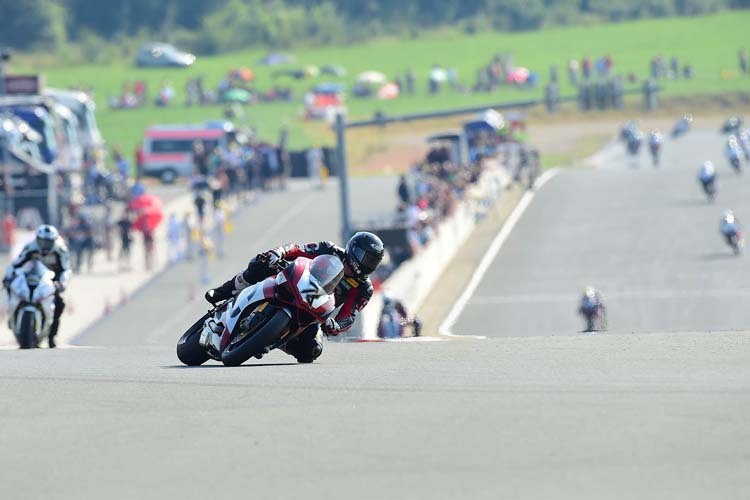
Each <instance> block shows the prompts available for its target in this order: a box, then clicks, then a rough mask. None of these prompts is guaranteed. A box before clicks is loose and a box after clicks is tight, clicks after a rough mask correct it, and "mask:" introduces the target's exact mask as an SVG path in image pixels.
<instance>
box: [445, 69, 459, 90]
mask: <svg viewBox="0 0 750 500" xmlns="http://www.w3.org/2000/svg"><path fill="white" fill-rule="evenodd" d="M446 76H447V79H448V84H449V85H450V86H451V89H453V90H458V70H457V69H456V67H455V66H451V67H450V68H448V70H447V71H446Z"/></svg>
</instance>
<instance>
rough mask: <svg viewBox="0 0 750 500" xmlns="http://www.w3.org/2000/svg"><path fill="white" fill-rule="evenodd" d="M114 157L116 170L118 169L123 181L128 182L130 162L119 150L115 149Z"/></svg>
mask: <svg viewBox="0 0 750 500" xmlns="http://www.w3.org/2000/svg"><path fill="white" fill-rule="evenodd" d="M112 156H113V158H114V160H115V168H116V169H117V173H118V174H120V177H122V180H123V181H126V180H127V179H128V177H129V176H130V164H129V163H128V160H126V159H125V157H124V156H123V155H122V153H121V152H120V150H119V149H118V148H115V149H114V152H113V153H112Z"/></svg>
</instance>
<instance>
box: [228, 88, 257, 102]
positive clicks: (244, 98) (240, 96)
mask: <svg viewBox="0 0 750 500" xmlns="http://www.w3.org/2000/svg"><path fill="white" fill-rule="evenodd" d="M221 98H222V100H224V102H241V103H246V102H248V101H250V92H248V91H247V90H245V89H231V90H227V91H226V92H224V95H222V96H221Z"/></svg>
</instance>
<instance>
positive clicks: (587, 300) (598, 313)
mask: <svg viewBox="0 0 750 500" xmlns="http://www.w3.org/2000/svg"><path fill="white" fill-rule="evenodd" d="M578 313H579V314H580V315H581V316H583V317H584V318H585V319H586V331H589V332H591V331H597V330H599V329H604V328H605V327H606V309H605V306H604V300H603V299H602V295H601V293H599V290H597V289H596V288H594V287H593V286H587V287H586V288H585V289H584V291H583V295H582V296H581V302H580V305H579V306H578ZM596 319H598V320H599V325H597V324H596V323H597V322H596V321H595V320H596Z"/></svg>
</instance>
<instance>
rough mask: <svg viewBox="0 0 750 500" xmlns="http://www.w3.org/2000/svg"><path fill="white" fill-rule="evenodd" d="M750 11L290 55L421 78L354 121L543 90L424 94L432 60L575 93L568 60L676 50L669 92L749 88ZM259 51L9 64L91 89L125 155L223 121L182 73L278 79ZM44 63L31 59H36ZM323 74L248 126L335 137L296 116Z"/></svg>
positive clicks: (355, 110)
mask: <svg viewBox="0 0 750 500" xmlns="http://www.w3.org/2000/svg"><path fill="white" fill-rule="evenodd" d="M748 25H750V12H748V11H734V12H723V13H720V14H716V15H711V16H702V17H694V18H666V19H657V20H646V21H638V22H628V23H619V24H604V25H595V26H580V27H569V28H554V29H545V30H542V31H535V32H526V33H480V34H477V35H473V36H470V35H465V34H462V33H459V32H458V31H450V30H444V31H438V32H434V33H430V34H427V35H423V36H421V37H420V38H418V39H406V40H398V39H383V40H378V41H374V42H372V43H368V44H362V45H351V46H346V47H322V48H299V49H298V50H296V51H294V54H295V56H296V57H297V60H298V62H299V63H300V64H308V63H309V64H318V65H323V64H341V65H343V66H344V67H345V68H346V69H347V70H348V71H349V76H347V77H346V78H344V79H342V81H343V83H345V84H348V85H351V84H352V83H353V81H354V78H355V76H356V74H357V73H359V72H361V71H365V70H378V71H382V72H384V73H386V74H387V75H389V76H391V77H392V76H394V75H396V74H403V73H404V71H405V70H406V68H409V67H411V68H412V69H413V71H414V73H415V75H416V76H417V82H418V85H417V91H418V92H417V94H416V95H414V96H403V97H401V98H399V99H396V100H394V101H390V102H382V101H376V100H360V99H349V101H348V106H349V114H350V116H352V117H357V118H362V117H370V116H372V114H373V113H374V112H375V111H376V110H382V111H384V112H386V113H389V114H398V113H408V112H418V111H428V110H435V109H446V108H451V107H456V106H470V105H482V104H484V103H492V102H503V101H510V100H517V99H524V98H530V97H536V96H538V95H539V92H540V91H539V90H518V89H513V88H508V89H502V90H500V91H498V92H496V93H495V94H493V95H487V94H480V95H462V94H459V93H456V92H450V91H446V92H444V93H443V94H441V95H439V96H430V95H428V94H427V90H426V75H427V73H428V71H429V68H430V67H431V65H432V64H434V63H440V64H442V65H443V66H446V67H449V66H453V67H455V68H456V69H457V70H458V73H459V77H460V79H461V80H462V81H463V82H464V83H465V84H467V85H470V83H471V82H473V81H474V78H475V72H476V70H477V68H478V67H479V66H480V65H484V64H486V62H487V61H488V60H489V59H490V58H491V57H492V56H493V55H494V54H495V53H498V52H512V53H513V56H514V61H515V63H516V64H517V65H519V66H525V67H528V68H530V69H532V70H534V71H537V72H539V73H540V74H541V75H542V79H543V81H544V80H546V77H547V73H548V69H549V67H550V66H551V65H552V64H557V65H558V66H559V73H560V76H561V80H562V88H561V93H562V94H569V93H572V92H574V89H573V88H572V87H571V86H570V85H569V84H568V82H567V77H566V70H565V67H566V63H567V61H568V59H569V58H571V57H578V58H580V57H582V56H585V55H589V56H591V57H597V56H600V55H603V54H605V53H609V54H611V55H612V57H613V58H614V68H615V70H616V71H617V72H620V73H629V72H631V71H632V72H635V73H636V74H638V75H639V76H645V75H646V74H647V70H648V62H649V60H650V58H651V57H652V56H654V55H659V54H660V55H663V56H664V57H671V56H673V55H674V56H677V57H679V58H680V61H681V62H683V63H690V64H691V65H692V66H693V68H694V70H695V74H696V77H695V79H693V80H691V81H682V80H678V81H669V82H666V83H665V89H666V94H667V95H692V94H705V93H712V94H720V93H723V92H736V91H746V90H750V78H744V79H743V78H739V77H735V78H731V79H722V78H721V76H720V72H721V71H722V70H724V69H727V70H730V71H731V72H733V73H735V74H736V68H737V50H738V49H739V47H741V46H743V45H744V46H750V42H748V39H747V26H748ZM263 53H264V51H262V50H247V51H242V52H238V53H232V54H226V55H221V56H216V57H200V58H199V59H198V61H197V62H196V64H195V65H194V67H192V68H189V69H187V70H180V69H150V70H145V69H137V68H135V67H133V66H132V64H131V61H130V60H124V59H123V60H116V61H112V62H111V64H109V65H106V66H101V65H97V66H94V65H82V66H73V67H70V66H58V65H55V64H54V63H49V62H48V61H49V57H36V58H35V57H34V56H33V55H19V56H18V57H17V58H16V60H15V61H14V64H13V65H12V68H11V69H12V70H14V72H17V73H21V72H25V71H31V70H39V71H43V72H44V73H45V75H46V79H47V82H48V84H49V85H53V86H59V87H67V86H69V85H85V86H92V87H93V88H94V90H95V92H96V99H97V103H98V106H99V110H98V117H99V121H100V123H101V127H102V130H103V132H104V135H105V138H106V139H107V140H108V142H109V143H110V144H116V145H120V146H122V147H123V148H124V150H125V151H133V150H134V148H135V146H136V144H137V143H138V142H139V140H140V138H141V137H142V135H143V131H144V129H145V128H146V127H147V126H149V125H152V124H157V123H180V122H194V121H201V120H206V119H212V118H219V117H220V116H221V114H222V108H221V107H218V106H217V107H207V108H186V107H184V106H182V104H181V103H182V101H183V99H184V97H183V96H184V94H183V89H184V83H185V80H186V79H187V78H188V77H195V76H197V75H204V77H205V79H206V83H207V85H211V86H213V85H215V84H216V83H218V81H219V80H220V78H221V77H222V75H224V74H225V73H226V72H227V71H228V70H229V69H231V68H234V67H238V66H247V65H249V66H251V67H252V68H253V69H254V71H255V72H256V74H257V79H256V84H257V87H258V88H259V89H261V90H264V89H267V88H269V87H271V86H272V85H273V84H274V79H273V78H272V77H271V71H272V69H271V68H264V67H261V66H256V65H255V62H256V61H257V60H258V58H259V57H260V56H261V55H262V54H263ZM42 60H44V61H47V62H46V63H45V64H41V63H40V64H35V61H42ZM165 79H168V80H170V81H172V82H173V83H174V85H175V88H176V89H177V99H176V101H177V104H176V105H175V106H174V107H172V108H167V109H163V108H155V107H153V106H152V105H150V104H149V106H148V107H146V108H144V109H139V110H129V111H113V110H109V109H107V106H106V99H107V96H109V95H114V94H117V93H119V91H120V89H121V88H122V84H123V82H125V81H133V80H146V81H147V82H148V84H149V86H150V89H151V92H152V94H153V93H154V92H155V91H156V89H157V88H158V86H159V84H160V82H162V81H163V80H165ZM329 79H330V77H326V76H320V77H318V78H316V79H313V80H306V81H302V82H299V81H292V80H288V79H282V80H279V83H282V84H284V85H286V84H288V85H289V86H291V87H292V88H294V90H295V92H296V94H297V96H298V101H297V102H295V103H288V104H282V103H271V104H263V105H258V106H253V107H247V108H246V117H245V119H244V120H243V121H245V123H247V124H249V125H252V126H254V127H256V128H257V129H258V130H259V132H260V134H261V136H263V137H265V138H268V139H275V137H276V134H277V131H278V129H279V127H280V126H281V125H282V124H286V125H287V126H288V127H289V128H290V131H291V136H290V137H291V143H292V146H295V147H296V146H304V145H307V144H310V143H312V142H324V143H332V142H333V135H332V134H331V133H330V131H329V130H328V129H327V127H325V126H323V125H322V124H319V123H313V124H310V123H304V122H302V121H301V120H300V119H299V116H300V114H301V112H302V105H301V103H300V102H299V101H300V100H301V96H302V93H303V92H304V90H305V89H307V88H309V87H310V86H311V85H312V84H314V83H319V82H323V81H327V80H329Z"/></svg>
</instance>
